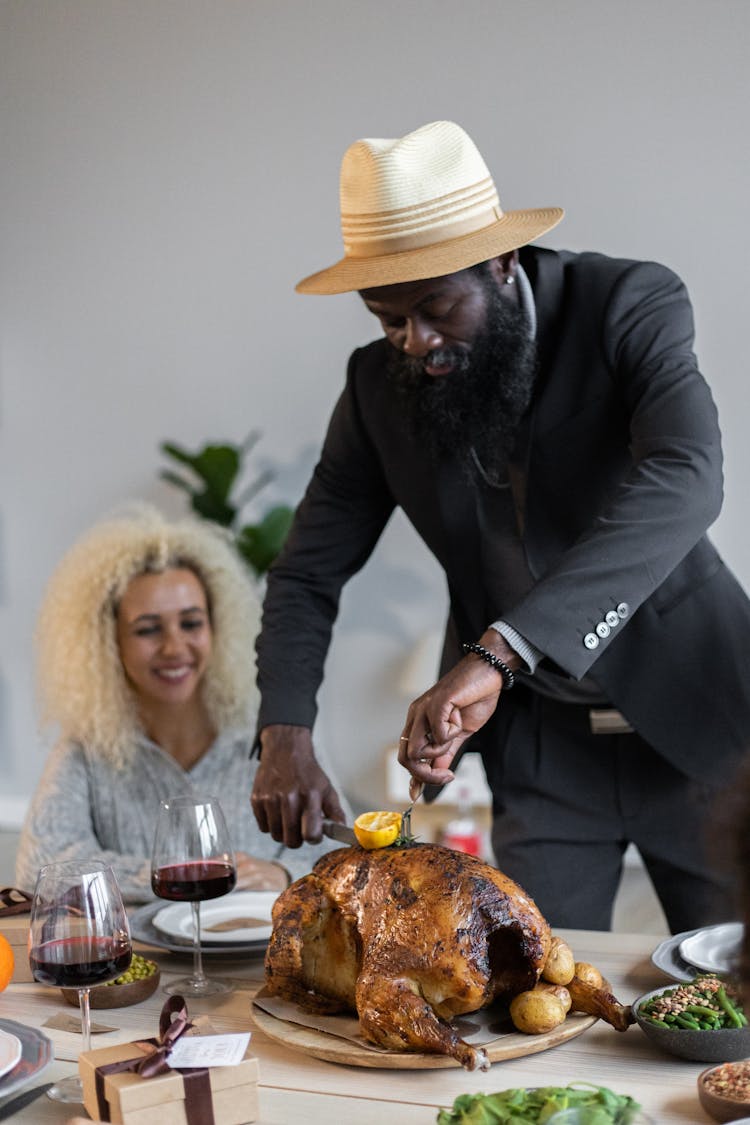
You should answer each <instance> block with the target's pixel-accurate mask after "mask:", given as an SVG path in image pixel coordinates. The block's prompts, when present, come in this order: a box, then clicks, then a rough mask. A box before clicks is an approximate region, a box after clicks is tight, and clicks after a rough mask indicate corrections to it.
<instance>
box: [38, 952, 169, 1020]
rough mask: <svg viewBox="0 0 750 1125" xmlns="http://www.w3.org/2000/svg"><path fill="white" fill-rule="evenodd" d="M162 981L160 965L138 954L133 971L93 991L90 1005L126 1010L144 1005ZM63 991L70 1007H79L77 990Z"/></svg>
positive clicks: (133, 960)
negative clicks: (129, 1007)
mask: <svg viewBox="0 0 750 1125" xmlns="http://www.w3.org/2000/svg"><path fill="white" fill-rule="evenodd" d="M160 977H161V972H160V971H159V966H158V965H157V964H156V961H149V960H148V959H147V958H146V957H141V955H140V954H139V953H134V954H133V957H132V960H131V962H130V966H129V968H128V969H126V971H125V972H124V973H123V974H122V975H121V976H119V977H115V979H114V980H110V981H107V983H106V984H97V985H95V986H94V988H92V989H91V991H90V993H89V1005H90V1007H92V1008H126V1007H127V1006H128V1005H130V1004H140V1002H141V1000H147V999H148V997H149V996H152V995H153V994H154V992H156V990H157V988H158V987H159V978H160ZM60 991H61V992H62V994H63V996H64V997H65V999H66V1000H67V1002H68V1003H69V1004H72V1005H73V1007H74V1008H77V1007H78V989H77V988H62V989H60Z"/></svg>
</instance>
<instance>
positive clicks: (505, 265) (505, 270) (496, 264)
mask: <svg viewBox="0 0 750 1125" xmlns="http://www.w3.org/2000/svg"><path fill="white" fill-rule="evenodd" d="M487 264H488V266H489V270H490V273H491V274H492V276H493V277H494V279H495V281H496V283H497V284H498V285H499V286H502V285H512V284H513V282H514V281H515V279H516V273H517V272H518V251H517V250H509V251H508V253H507V254H500V255H499V256H498V257H497V258H490V259H489V261H488V263H487ZM509 278H511V279H512V280H511V281H509V280H508V279H509Z"/></svg>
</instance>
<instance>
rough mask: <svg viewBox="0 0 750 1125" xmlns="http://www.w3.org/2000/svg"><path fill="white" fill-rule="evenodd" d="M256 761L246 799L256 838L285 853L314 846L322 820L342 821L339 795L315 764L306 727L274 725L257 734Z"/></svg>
mask: <svg viewBox="0 0 750 1125" xmlns="http://www.w3.org/2000/svg"><path fill="white" fill-rule="evenodd" d="M260 746H261V758H260V764H259V765H258V771H257V773H256V775H255V784H254V785H253V791H252V794H251V796H250V804H251V805H252V808H253V812H254V813H255V819H256V820H257V822H258V827H259V828H260V830H261V832H270V833H271V835H272V836H273V838H274V840H277V841H278V842H279V843H280V844H282V843H283V844H285V845H286V846H287V847H288V848H298V847H299V846H300V845H301V844H302V843H303V841H307V842H308V843H311V844H317V843H319V842H320V841H321V840H322V838H323V819H324V818H327V819H329V820H338V821H340V822H341V823H342V824H343V823H344V820H345V815H344V810H343V809H342V808H341V805H340V803H339V798H338V794H337V793H336V790H335V789H334V788H333V786H332V785H331V782H330V781H329V779H328V777H327V775H326V774H325V773H324V772H323V770H322V769H321V768H320V766H319V765H318V763H317V761H316V760H315V751H314V749H313V742H312V733H311V731H309V730H308V728H307V727H297V726H287V725H285V724H281V723H279V724H274V725H272V726H267V727H264V728H263V730H262V731H261V734H260Z"/></svg>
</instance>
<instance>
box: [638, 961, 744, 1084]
mask: <svg viewBox="0 0 750 1125" xmlns="http://www.w3.org/2000/svg"><path fill="white" fill-rule="evenodd" d="M633 1015H634V1016H635V1019H636V1022H637V1023H638V1025H639V1027H640V1028H641V1030H642V1031H643V1032H644V1034H645V1035H647V1036H648V1038H649V1039H650V1040H651V1041H652V1042H653V1043H655V1044H656V1045H657V1046H658V1047H660V1048H661V1049H662V1050H664V1051H667V1052H668V1053H669V1054H670V1055H677V1056H679V1057H680V1058H683V1059H690V1060H692V1061H693V1062H712V1063H723V1062H731V1061H734V1060H737V1059H746V1058H748V1057H750V1028H748V1022H747V1016H746V1014H745V1012H744V1010H743V1007H742V1004H741V1001H740V997H739V992H738V990H737V989H736V988H735V986H734V985H733V984H732V983H731V981H728V980H724V979H722V978H721V977H719V976H718V975H717V974H716V973H699V974H698V975H697V976H696V977H695V978H694V979H693V980H692V981H690V982H689V983H686V984H679V985H675V986H673V987H670V988H657V989H654V990H653V991H652V992H647V993H646V994H645V995H644V996H640V997H639V998H638V999H637V1000H636V1001H635V1002H634V1004H633Z"/></svg>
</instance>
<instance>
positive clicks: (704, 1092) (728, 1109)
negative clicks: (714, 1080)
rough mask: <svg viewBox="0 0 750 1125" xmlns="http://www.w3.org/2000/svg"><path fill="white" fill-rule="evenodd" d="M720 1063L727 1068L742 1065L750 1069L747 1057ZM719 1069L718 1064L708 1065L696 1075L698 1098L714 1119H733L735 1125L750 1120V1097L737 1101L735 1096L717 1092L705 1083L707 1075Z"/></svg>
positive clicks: (749, 1061)
mask: <svg viewBox="0 0 750 1125" xmlns="http://www.w3.org/2000/svg"><path fill="white" fill-rule="evenodd" d="M720 1065H721V1067H726V1068H727V1069H729V1070H731V1068H732V1067H733V1066H737V1067H739V1066H743V1067H744V1068H745V1069H746V1070H750V1060H748V1059H743V1060H736V1061H735V1062H728V1063H721V1064H720ZM719 1069H720V1068H719V1066H709V1067H707V1068H706V1069H705V1070H702V1071H701V1073H700V1074H699V1075H698V1100H699V1101H700V1103H701V1105H702V1106H703V1108H704V1109H705V1111H706V1113H707V1114H708V1115H709V1117H713V1119H714V1121H735V1122H736V1123H737V1125H740V1122H743V1121H744V1122H750V1097H748V1098H747V1100H746V1101H738V1100H737V1099H736V1098H728V1097H725V1096H724V1095H723V1094H718V1093H716V1091H714V1090H711V1089H709V1087H708V1086H707V1085H706V1079H707V1078H708V1076H709V1075H710V1074H713V1073H714V1071H716V1070H719Z"/></svg>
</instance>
